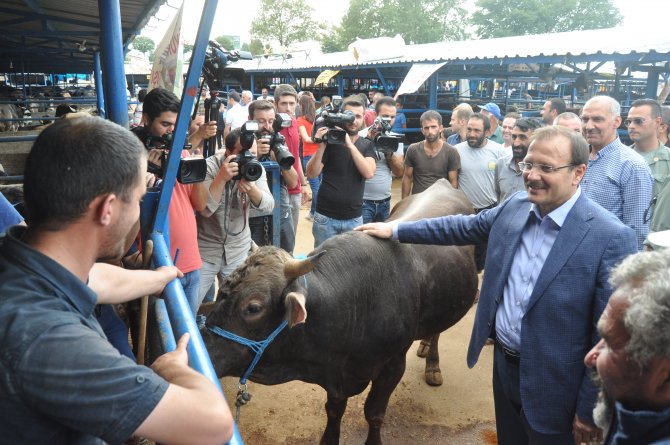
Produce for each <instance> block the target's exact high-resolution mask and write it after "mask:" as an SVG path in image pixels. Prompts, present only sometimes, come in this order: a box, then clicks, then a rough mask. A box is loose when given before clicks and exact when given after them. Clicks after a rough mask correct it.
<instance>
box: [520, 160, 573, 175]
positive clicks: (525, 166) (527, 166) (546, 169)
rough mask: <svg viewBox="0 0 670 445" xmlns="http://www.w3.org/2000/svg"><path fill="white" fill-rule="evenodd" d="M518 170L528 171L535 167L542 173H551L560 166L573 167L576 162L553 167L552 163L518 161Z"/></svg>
mask: <svg viewBox="0 0 670 445" xmlns="http://www.w3.org/2000/svg"><path fill="white" fill-rule="evenodd" d="M518 165H519V170H521V171H524V172H529V171H531V170H532V169H534V168H536V169H538V170H540V171H541V172H542V173H546V174H551V173H554V172H555V171H557V170H560V169H562V168H568V167H574V166H576V165H577V164H568V165H562V166H560V167H554V166H553V165H546V164H533V163H532V162H519V164H518Z"/></svg>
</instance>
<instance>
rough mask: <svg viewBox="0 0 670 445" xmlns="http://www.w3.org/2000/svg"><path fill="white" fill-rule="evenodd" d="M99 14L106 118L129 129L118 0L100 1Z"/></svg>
mask: <svg viewBox="0 0 670 445" xmlns="http://www.w3.org/2000/svg"><path fill="white" fill-rule="evenodd" d="M98 11H99V12H100V43H101V48H102V69H103V70H104V75H105V82H104V88H105V98H106V101H107V116H108V117H109V119H110V120H111V121H113V122H116V123H117V124H119V125H121V126H123V127H126V128H127V127H128V103H127V100H126V75H125V73H124V68H123V61H124V54H123V36H122V34H121V9H120V7H119V0H98Z"/></svg>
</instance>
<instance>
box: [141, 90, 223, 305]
mask: <svg viewBox="0 0 670 445" xmlns="http://www.w3.org/2000/svg"><path fill="white" fill-rule="evenodd" d="M179 108H180V101H179V99H178V98H177V96H175V95H174V94H173V93H172V92H170V91H168V90H165V89H163V88H154V89H153V90H151V91H150V92H149V93H148V94H147V96H146V98H145V99H144V106H143V109H142V124H143V126H140V127H136V128H133V129H132V130H131V131H132V132H133V133H134V134H135V135H136V136H137V137H138V138H139V139H140V140H141V141H142V142H143V143H144V145H145V147H146V148H147V150H148V151H149V155H148V158H149V163H150V167H152V165H151V164H155V166H156V167H158V170H160V169H161V168H162V167H163V161H164V159H165V153H166V151H167V150H166V148H169V147H167V146H166V145H165V141H169V140H170V139H171V136H172V132H174V128H175V125H176V123H177V114H178V113H179ZM211 128H213V129H214V131H216V125H214V126H213V127H212V126H209V125H201V126H200V127H199V128H198V130H197V131H196V132H195V133H194V134H193V135H192V136H191V141H193V142H196V140H197V139H198V138H201V137H204V136H207V135H208V136H209V137H211V136H213V134H209V133H208V131H209V130H210V129H211ZM155 141H160V143H159V144H158V145H157V147H158V148H154V147H156V145H154V142H155ZM187 156H189V152H188V150H182V157H187ZM154 171H155V170H154ZM206 204H207V189H206V188H205V187H204V186H203V185H202V183H192V184H182V183H180V182H175V185H174V189H173V192H172V199H171V201H170V207H169V209H168V224H169V226H170V255H171V256H172V258H175V257H176V253H177V250H179V256H178V257H177V258H176V261H175V263H176V264H175V266H177V267H178V268H179V270H181V272H182V273H183V274H184V276H183V278H180V281H181V284H182V286H183V288H184V294H185V295H186V298H187V299H188V302H189V305H190V306H191V308H194V307H195V305H196V302H197V301H198V291H199V287H200V268H201V266H202V261H201V259H200V251H199V250H198V233H197V228H196V222H195V211H201V210H203V209H204V208H205V206H206ZM196 309H197V307H196ZM194 314H195V311H194Z"/></svg>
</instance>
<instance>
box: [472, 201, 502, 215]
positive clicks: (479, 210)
mask: <svg viewBox="0 0 670 445" xmlns="http://www.w3.org/2000/svg"><path fill="white" fill-rule="evenodd" d="M497 205H498V203H497V202H494V203H493V204H491V205H490V206H488V207H482V208H481V209H475V213H479V212H483V211H484V210H488V209H492V208H493V207H495V206H497Z"/></svg>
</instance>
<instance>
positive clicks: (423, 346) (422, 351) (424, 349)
mask: <svg viewBox="0 0 670 445" xmlns="http://www.w3.org/2000/svg"><path fill="white" fill-rule="evenodd" d="M431 338H432V337H426V338H424V339H422V340H421V341H420V342H419V347H418V348H417V349H416V356H417V357H421V358H425V357H426V356H427V355H428V350H429V349H430V339H431Z"/></svg>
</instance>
